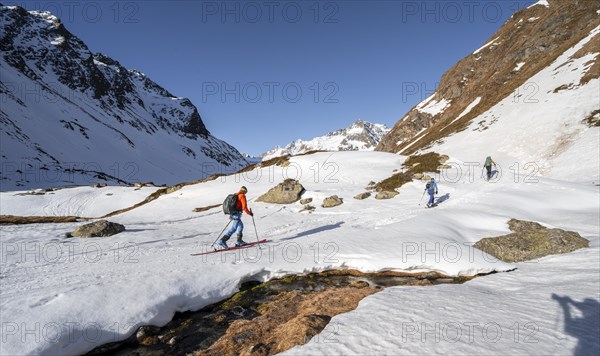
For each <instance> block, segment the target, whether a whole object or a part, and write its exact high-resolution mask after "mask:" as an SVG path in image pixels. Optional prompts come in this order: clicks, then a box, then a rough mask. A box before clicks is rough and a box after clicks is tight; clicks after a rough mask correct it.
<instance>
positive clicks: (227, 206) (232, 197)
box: [223, 194, 240, 215]
mask: <svg viewBox="0 0 600 356" xmlns="http://www.w3.org/2000/svg"><path fill="white" fill-rule="evenodd" d="M237 204H238V196H237V194H229V195H228V196H227V198H225V200H224V201H223V213H225V214H227V215H231V214H235V213H239V212H240V211H239V210H238V208H237Z"/></svg>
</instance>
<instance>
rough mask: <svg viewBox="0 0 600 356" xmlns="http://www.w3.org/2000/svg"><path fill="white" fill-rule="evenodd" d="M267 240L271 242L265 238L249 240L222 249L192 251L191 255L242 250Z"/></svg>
mask: <svg viewBox="0 0 600 356" xmlns="http://www.w3.org/2000/svg"><path fill="white" fill-rule="evenodd" d="M265 242H269V240H267V239H263V240H260V241H255V242H248V243H247V244H245V245H242V246H231V247H228V248H222V249H220V250H214V251H206V252H200V253H192V254H190V255H191V256H201V255H209V254H212V253H217V252H225V251H235V250H241V249H244V248H248V247H252V246H257V245H260V244H263V243H265Z"/></svg>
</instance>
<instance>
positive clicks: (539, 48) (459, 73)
mask: <svg viewBox="0 0 600 356" xmlns="http://www.w3.org/2000/svg"><path fill="white" fill-rule="evenodd" d="M549 2H550V6H549V7H546V6H542V5H538V6H533V7H531V8H528V9H524V10H522V11H519V12H517V13H515V14H514V15H513V16H512V17H511V18H510V19H509V20H508V21H507V22H506V23H505V24H504V25H503V26H502V27H501V28H500V30H498V32H496V33H495V34H494V35H493V36H492V37H491V38H490V39H489V40H488V41H487V42H486V43H489V42H491V41H493V40H494V39H496V38H497V40H495V41H494V42H495V44H493V45H490V46H488V47H486V48H484V49H482V50H480V51H479V52H478V53H477V54H470V55H468V56H467V57H465V58H464V59H462V60H461V61H459V62H458V63H457V64H456V65H454V66H453V67H452V68H451V69H450V70H448V71H447V72H446V73H445V74H444V75H443V76H442V78H441V81H440V85H439V87H438V89H437V91H436V93H435V95H434V96H433V97H432V99H431V100H436V101H438V100H441V99H446V100H448V101H451V105H450V106H449V107H448V108H446V110H445V111H443V112H442V113H440V114H437V115H435V116H432V115H430V114H427V113H424V112H420V111H418V110H416V108H413V109H412V110H411V111H410V112H409V113H408V114H407V115H406V116H405V117H404V118H403V119H402V120H401V121H399V122H398V123H396V125H395V126H394V127H393V128H392V130H391V131H390V132H389V133H388V134H387V135H386V136H385V137H384V138H383V140H382V141H381V142H380V143H379V145H378V146H377V148H376V150H378V151H386V152H392V153H402V154H412V153H414V152H416V151H418V150H419V149H423V148H425V147H428V146H430V145H431V144H433V143H435V142H437V141H440V140H443V138H444V137H447V136H449V135H451V134H453V133H456V132H459V131H461V130H464V129H465V128H466V127H467V126H468V124H469V123H470V122H471V121H472V120H473V119H474V118H475V117H477V116H479V115H480V114H482V113H483V112H485V111H487V110H488V109H490V108H491V107H493V106H494V105H495V104H497V103H498V102H499V101H501V100H502V99H504V98H506V97H508V96H509V95H511V94H514V95H515V100H526V99H535V97H534V95H535V83H532V86H531V87H530V89H531V90H530V91H529V92H523V93H515V90H516V89H517V88H518V87H520V86H521V85H523V84H525V83H526V82H527V80H528V79H530V78H531V77H532V76H533V75H535V74H536V73H538V72H539V71H540V70H542V69H544V68H546V67H547V66H548V65H550V64H551V63H552V62H553V61H554V60H556V58H557V57H558V56H560V55H561V54H562V53H564V52H565V51H566V50H567V49H569V48H571V47H572V46H574V45H575V44H577V43H578V42H579V41H581V40H582V39H583V38H585V37H587V36H588V35H589V33H590V32H591V30H592V29H594V28H595V27H596V26H598V25H600V18H599V17H598V14H597V13H596V11H597V10H598V9H600V2H598V1H571V0H569V1H562V0H550V1H549ZM533 18H536V19H535V20H530V19H533ZM597 37H598V36H596V38H595V39H593V40H592V41H590V43H588V45H586V47H585V48H584V49H582V51H580V52H582V53H578V54H577V55H579V56H582V55H584V54H585V53H589V52H598V49H597V47H598V40H597ZM518 63H525V65H524V66H523V67H522V68H521V69H520V70H518V71H517V70H515V68H516V66H517V64H518ZM590 65H591V67H590V68H589V69H588V71H587V73H586V75H585V76H584V78H582V80H581V83H580V84H584V83H587V81H589V80H591V79H593V78H598V77H599V76H600V73H599V72H600V71H599V69H598V59H596V60H595V61H594V63H590ZM477 97H481V101H480V103H479V104H478V105H477V106H475V107H474V108H473V109H472V110H471V112H469V113H468V114H467V115H465V116H464V117H462V118H461V119H460V120H457V121H456V122H454V123H452V124H450V123H451V122H452V121H453V120H454V119H456V118H457V117H458V116H459V115H460V114H461V113H462V112H463V111H464V110H465V109H466V108H467V107H468V106H469V105H470V104H471V103H472V102H473V101H474V100H475V99H476V98H477ZM423 129H425V131H424V132H422V133H421V134H418V133H419V132H421V131H422V130H423ZM417 139H418V141H417ZM411 144H412V145H411ZM409 146H410V147H409Z"/></svg>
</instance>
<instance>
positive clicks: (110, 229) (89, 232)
mask: <svg viewBox="0 0 600 356" xmlns="http://www.w3.org/2000/svg"><path fill="white" fill-rule="evenodd" d="M123 231H125V226H123V225H121V224H117V223H113V222H110V221H107V220H100V221H95V222H93V223H91V224H85V225H83V226H80V227H78V228H77V229H75V231H73V232H71V236H73V237H106V236H112V235H115V234H118V233H120V232H123Z"/></svg>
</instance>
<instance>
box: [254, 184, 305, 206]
mask: <svg viewBox="0 0 600 356" xmlns="http://www.w3.org/2000/svg"><path fill="white" fill-rule="evenodd" d="M302 193H304V187H303V186H302V184H300V182H298V181H297V180H294V179H286V180H285V181H283V182H282V183H279V184H278V185H277V186H275V187H274V188H271V189H270V190H269V191H268V192H267V193H265V194H263V195H261V196H260V197H258V199H256V201H259V202H264V203H272V204H291V203H295V202H297V201H298V200H300V197H301V196H302Z"/></svg>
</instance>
